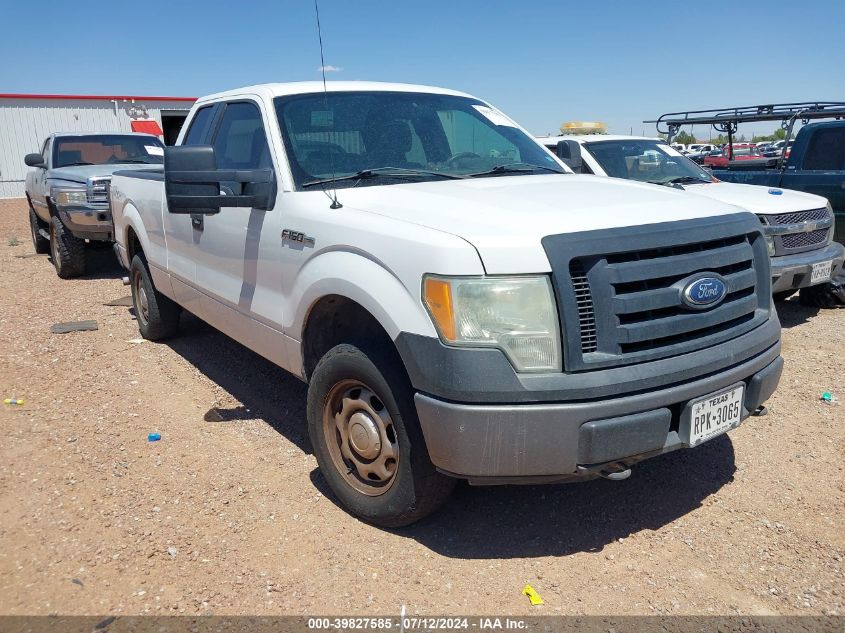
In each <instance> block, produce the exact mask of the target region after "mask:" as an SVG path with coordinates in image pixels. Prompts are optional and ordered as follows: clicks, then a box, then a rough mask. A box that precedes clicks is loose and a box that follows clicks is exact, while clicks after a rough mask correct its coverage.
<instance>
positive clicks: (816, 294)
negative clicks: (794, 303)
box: [798, 282, 843, 309]
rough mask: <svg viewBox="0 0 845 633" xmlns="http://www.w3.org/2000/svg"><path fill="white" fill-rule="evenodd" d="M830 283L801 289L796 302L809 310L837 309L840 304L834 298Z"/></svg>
mask: <svg viewBox="0 0 845 633" xmlns="http://www.w3.org/2000/svg"><path fill="white" fill-rule="evenodd" d="M832 290H833V289H832V288H831V284H830V282H828V283H823V284H818V285H816V286H809V287H807V288H801V292H800V293H798V301H799V302H801V305H805V306H810V307H811V308H824V309H830V308H838V307H842V305H843V304H842V303H841V302H840V301H839V300H838V299H837V298H836V297H835V296H834V294H833V291H832Z"/></svg>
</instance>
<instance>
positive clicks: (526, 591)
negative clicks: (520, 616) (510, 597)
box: [522, 585, 543, 607]
mask: <svg viewBox="0 0 845 633" xmlns="http://www.w3.org/2000/svg"><path fill="white" fill-rule="evenodd" d="M522 595H523V596H528V600H529V601H530V602H531V606H532V607H536V606H537V605H540V604H543V599H542V598H541V597H540V594H538V593H537V592H536V591H534V587H532V586H531V585H525V587H524V588H523V589H522Z"/></svg>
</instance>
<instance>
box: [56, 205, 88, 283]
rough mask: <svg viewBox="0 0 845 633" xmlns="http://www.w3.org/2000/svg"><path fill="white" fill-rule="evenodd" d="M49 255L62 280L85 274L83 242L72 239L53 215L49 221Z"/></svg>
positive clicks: (65, 228) (70, 234)
mask: <svg viewBox="0 0 845 633" xmlns="http://www.w3.org/2000/svg"><path fill="white" fill-rule="evenodd" d="M50 254H51V255H52V257H53V266H55V267H56V274H57V275H58V276H59V277H61V278H62V279H72V278H73V277H79V276H80V275H84V274H85V240H80V239H79V238H77V237H74V236H73V234H72V233H71V232H70V231H69V230H68V229H67V227H66V226H65V225H64V224H62V221H61V220H60V219H59V217H58V216H55V215H54V216H53V218H52V219H51V220H50Z"/></svg>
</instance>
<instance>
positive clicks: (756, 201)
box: [684, 182, 827, 215]
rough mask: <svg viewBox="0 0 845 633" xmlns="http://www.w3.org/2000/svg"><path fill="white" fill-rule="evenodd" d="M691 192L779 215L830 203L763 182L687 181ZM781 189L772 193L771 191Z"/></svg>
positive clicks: (751, 209)
mask: <svg viewBox="0 0 845 633" xmlns="http://www.w3.org/2000/svg"><path fill="white" fill-rule="evenodd" d="M684 189H685V190H686V191H688V192H689V193H694V194H696V195H700V196H705V197H707V198H710V199H711V200H718V201H720V202H726V203H728V204H735V205H736V206H738V207H742V208H743V209H746V210H748V211H751V212H752V213H756V214H757V215H769V214H772V215H775V214H779V213H792V212H793V211H808V210H810V209H820V208H821V207H824V206H825V205H826V204H827V199H826V198H822V197H821V196H817V195H815V194H812V193H804V192H803V191H792V190H791V189H780V188H777V187H761V186H759V185H740V184H737V183H733V182H708V183H702V184H694V185H685V186H684ZM770 191H771V192H777V193H769V192H770Z"/></svg>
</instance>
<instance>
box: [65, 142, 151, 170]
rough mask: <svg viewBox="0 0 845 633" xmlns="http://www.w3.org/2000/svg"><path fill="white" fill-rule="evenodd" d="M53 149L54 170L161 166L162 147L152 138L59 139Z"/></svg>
mask: <svg viewBox="0 0 845 633" xmlns="http://www.w3.org/2000/svg"><path fill="white" fill-rule="evenodd" d="M53 145H54V150H53V151H54V153H53V157H54V160H53V166H54V167H72V166H73V165H111V164H119V163H147V164H150V165H161V164H162V163H163V162H164V145H162V143H161V141H159V140H158V139H157V138H156V137H155V136H130V135H126V134H98V135H85V136H59V137H56V140H55V142H54V144H53Z"/></svg>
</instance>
